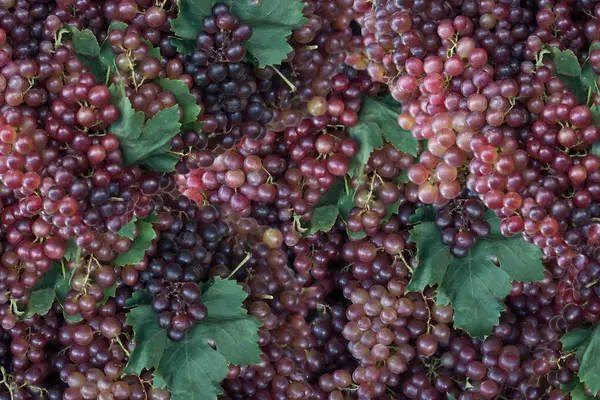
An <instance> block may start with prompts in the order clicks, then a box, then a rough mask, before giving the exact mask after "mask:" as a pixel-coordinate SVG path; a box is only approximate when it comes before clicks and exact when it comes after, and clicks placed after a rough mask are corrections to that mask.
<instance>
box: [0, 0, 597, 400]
mask: <svg viewBox="0 0 600 400" xmlns="http://www.w3.org/2000/svg"><path fill="white" fill-rule="evenodd" d="M236 1H240V2H243V3H244V4H245V3H248V4H250V3H252V4H254V3H257V2H251V1H246V0H236ZM294 1H295V2H299V0H294ZM181 3H182V2H176V1H173V0H166V1H161V2H154V1H150V0H101V1H96V2H94V1H90V0H0V372H1V374H2V376H1V378H0V400H2V399H7V400H8V399H10V400H17V399H42V398H44V399H52V400H58V399H64V400H80V399H85V400H91V399H100V400H115V399H116V400H125V399H132V400H134V399H135V400H166V399H169V398H170V397H171V394H170V393H169V390H168V389H164V388H160V387H158V386H157V385H154V386H153V381H154V380H155V377H154V376H153V372H154V371H153V370H151V369H150V370H147V371H144V372H143V373H141V374H140V375H136V374H127V373H125V374H124V372H123V371H124V370H125V367H126V366H127V363H128V362H129V360H130V356H131V354H132V352H133V351H134V349H135V348H136V345H138V344H137V343H136V341H135V335H134V332H133V329H132V327H131V326H129V325H128V324H127V321H126V318H127V313H128V312H129V310H130V306H129V302H128V300H131V299H132V297H134V296H135V297H137V294H139V293H141V292H142V291H144V293H147V294H148V295H149V296H150V297H151V300H150V304H151V308H152V310H153V312H155V313H156V315H157V320H158V324H159V326H160V327H161V328H162V329H164V330H165V331H166V334H167V337H168V338H169V340H171V341H173V342H179V341H182V340H184V339H185V338H186V335H188V334H189V332H190V331H191V330H193V329H194V328H195V327H196V326H197V325H198V324H202V323H205V322H206V321H207V319H209V318H210V313H209V312H208V309H207V307H206V306H205V305H204V304H203V303H202V301H201V296H202V289H201V288H202V287H203V284H204V283H206V282H208V281H210V280H211V279H212V278H215V277H220V278H224V279H234V280H236V281H237V282H238V283H239V284H240V285H241V286H242V287H243V289H244V290H245V292H246V293H247V294H248V299H247V300H246V301H245V302H244V304H243V307H244V308H245V309H246V310H247V312H248V314H250V315H252V316H254V317H256V318H257V319H258V320H260V322H261V324H262V326H261V327H260V328H259V330H258V335H259V342H258V346H259V347H260V350H261V356H260V359H261V362H260V363H259V364H257V365H249V366H244V365H242V366H239V365H230V366H229V372H228V375H227V377H226V379H224V380H223V382H221V386H222V389H223V394H222V395H220V398H222V399H239V400H267V399H272V400H284V399H315V400H348V399H361V400H362V399H376V400H383V399H416V400H435V399H440V400H444V399H458V400H471V399H472V400H475V399H527V400H535V399H552V400H563V399H564V400H569V399H571V400H576V399H575V398H573V397H572V396H571V394H568V393H563V390H562V389H563V388H564V387H566V386H568V385H572V384H575V383H577V382H579V378H578V376H577V373H578V371H579V368H580V361H579V360H578V359H577V357H576V356H575V355H574V354H573V353H572V352H566V351H563V346H562V343H561V341H560V339H561V338H562V337H563V336H564V335H565V334H566V333H568V332H571V331H573V330H575V329H577V328H582V327H590V326H592V324H594V323H597V321H598V319H599V318H600V286H599V285H598V281H599V280H600V252H599V251H598V250H599V248H600V223H599V222H598V218H600V158H599V157H598V156H597V155H596V154H597V150H596V149H594V148H593V146H594V145H595V143H596V142H597V141H598V140H600V131H599V129H600V128H599V127H598V126H596V123H597V121H595V116H594V115H595V113H596V111H595V110H596V107H598V106H600V94H598V93H595V92H594V91H593V90H591V91H590V92H589V93H586V94H587V98H586V99H585V100H582V98H581V96H580V93H578V91H577V90H576V89H574V88H573V86H572V85H571V84H570V83H569V82H567V81H565V80H564V79H563V77H562V76H561V75H560V74H559V73H558V71H557V65H556V63H555V61H553V58H552V57H549V56H548V55H549V54H551V53H552V49H558V50H561V51H567V50H568V51H572V52H573V55H574V58H577V59H578V60H579V62H580V63H581V64H584V63H588V64H589V65H590V66H591V72H593V73H594V74H596V73H598V74H600V50H598V49H595V48H594V49H592V50H590V49H591V48H592V46H594V45H596V46H597V44H598V42H599V41H600V22H598V21H599V20H600V2H598V0H579V1H557V0H527V1H521V2H518V1H508V0H507V1H504V0H480V1H477V0H373V1H368V0H304V1H303V2H302V13H303V16H304V22H303V24H302V26H299V27H297V28H296V29H294V30H293V31H290V35H289V37H288V39H287V40H288V43H289V45H290V46H291V49H292V51H291V52H289V54H288V55H287V57H286V58H285V59H284V60H282V61H281V63H280V65H271V66H267V67H264V68H259V67H257V66H256V65H255V64H253V63H252V62H251V61H252V57H250V54H249V52H248V47H247V43H248V41H252V39H253V38H256V37H257V36H256V35H260V33H258V32H257V29H256V28H257V27H258V26H256V25H253V23H252V22H248V21H246V17H247V16H246V15H243V14H242V13H240V14H239V15H237V14H236V13H235V9H236V7H235V5H234V6H233V7H232V8H230V4H226V3H227V2H223V3H216V4H215V5H214V6H213V7H212V8H211V10H210V15H208V16H207V17H206V18H204V19H203V20H202V21H201V22H202V23H201V25H202V26H201V29H200V28H199V29H198V31H197V33H196V38H195V40H194V41H193V44H192V45H191V46H190V47H191V48H190V49H189V52H188V53H189V54H183V53H182V52H181V51H180V50H181V48H179V49H180V50H178V46H175V44H177V40H178V38H175V34H174V32H173V30H172V27H171V24H172V22H173V20H175V19H176V18H177V17H178V13H179V6H180V5H181ZM284 3H285V2H282V3H281V4H279V5H278V7H286V6H287V5H286V4H284ZM254 5H255V6H256V4H254ZM116 22H120V23H124V24H125V25H126V28H123V26H125V25H122V24H121V25H113V26H112V28H111V29H109V26H111V24H114V23H116ZM255 23H256V24H259V22H255ZM115 26H116V27H115ZM73 29H77V30H79V31H83V30H85V29H88V30H90V31H91V32H92V34H93V36H95V37H96V38H97V40H98V42H99V43H101V44H102V43H104V44H106V45H105V46H102V52H105V53H104V55H105V56H109V57H112V58H114V60H115V61H114V68H112V69H110V70H109V71H108V73H107V76H106V77H102V79H99V78H98V77H97V76H96V75H94V71H93V70H92V69H91V68H90V65H89V63H88V60H86V59H85V57H84V56H81V55H80V54H78V52H77V51H76V47H77V46H76V44H75V43H74V42H73V40H71V38H70V37H69V33H68V32H71V31H72V30H73ZM109 53H110V54H109ZM163 78H168V79H171V80H178V81H181V82H183V84H184V85H185V87H186V88H187V90H189V93H190V94H191V95H192V96H193V98H194V99H195V102H196V105H197V106H198V107H199V109H200V115H199V116H198V118H197V121H195V122H196V124H193V125H194V126H193V127H190V126H186V127H185V129H184V130H182V131H181V132H180V134H178V135H176V136H175V137H173V138H172V139H171V141H170V142H169V143H168V145H167V147H169V149H168V152H169V154H170V155H174V156H176V157H177V159H178V160H177V163H176V165H175V166H174V168H173V171H170V172H165V171H162V170H161V171H159V170H154V169H152V168H149V167H147V166H146V165H144V164H143V163H140V164H134V165H128V164H126V163H125V157H124V153H123V152H122V150H121V148H122V143H121V140H120V139H119V137H118V136H117V135H115V134H114V132H111V125H113V124H115V123H116V122H117V121H119V119H120V118H121V117H122V115H121V114H122V108H120V107H122V106H121V105H119V104H117V102H115V101H114V98H113V97H112V96H111V91H110V90H109V88H110V87H111V86H112V85H123V86H124V93H125V97H126V99H127V100H128V101H129V102H130V103H131V106H132V109H133V110H134V111H136V112H139V113H141V114H142V115H143V119H144V121H147V120H149V119H151V118H152V117H154V116H156V115H157V113H159V112H160V111H161V110H166V109H168V108H170V107H173V106H178V113H179V117H180V118H182V116H183V114H184V112H185V111H184V109H183V107H182V106H181V104H178V100H177V96H178V94H177V93H173V92H171V91H169V90H167V89H164V88H163V87H162V86H161V85H159V80H161V79H163ZM388 94H390V95H391V96H392V97H393V99H395V100H396V101H397V102H398V103H399V107H400V106H401V110H402V111H401V112H400V114H399V116H398V121H397V122H398V132H402V133H406V134H410V135H413V136H414V138H415V139H417V140H418V141H420V143H419V145H418V155H417V156H414V155H411V154H408V153H406V152H404V151H402V150H401V149H398V148H396V147H395V146H394V145H393V144H391V143H387V142H385V143H384V145H383V146H378V148H375V149H372V150H373V151H370V149H368V145H369V144H368V140H365V138H361V137H360V134H357V132H360V131H361V126H360V125H361V113H362V112H366V111H365V101H364V99H365V98H366V97H375V98H380V97H383V96H386V95H388ZM359 159H361V160H362V161H360V163H361V165H360V167H361V168H360V169H361V173H360V175H359V176H354V173H353V172H352V171H353V168H352V165H353V163H354V162H355V161H356V160H359ZM364 160H366V161H364ZM350 173H352V174H353V176H350V175H349V174H350ZM340 185H341V186H343V187H344V194H345V195H346V196H349V195H351V196H352V197H351V199H350V200H351V201H350V202H349V206H348V210H346V211H347V212H346V213H345V214H344V213H341V212H340V216H339V217H338V218H337V220H336V221H335V223H333V226H331V228H330V229H328V230H322V231H314V230H312V229H311V228H312V226H314V223H315V218H318V216H317V217H316V216H315V214H316V213H315V210H316V209H317V208H318V207H320V206H321V205H322V202H323V201H325V199H326V198H327V197H328V196H327V195H328V194H330V193H331V192H333V191H335V190H336V188H337V187H338V186H340ZM337 205H338V204H335V206H336V207H337ZM423 207H431V209H432V210H433V211H434V212H435V214H436V216H435V225H436V226H437V229H438V230H439V235H440V239H441V241H442V243H443V244H444V245H446V246H448V247H449V249H450V253H451V254H452V256H453V257H455V258H463V257H465V256H467V255H468V253H469V251H471V250H472V249H474V248H476V246H477V244H478V242H479V241H481V240H486V239H487V238H489V237H490V235H491V227H490V224H489V223H488V222H487V219H488V216H489V214H490V212H493V213H495V215H496V216H497V217H499V218H500V220H501V222H500V231H501V233H502V234H503V235H504V236H507V237H522V238H523V239H524V240H526V241H528V242H530V243H533V244H534V245H536V246H538V247H539V248H540V249H541V250H542V253H543V259H542V262H543V263H544V267H545V271H544V277H543V279H542V280H541V281H539V282H533V283H523V282H513V284H512V290H511V292H510V295H509V296H508V297H507V298H506V299H505V301H504V311H503V312H502V314H501V316H500V320H499V323H498V324H497V325H496V326H495V327H494V328H493V332H492V334H491V335H490V336H487V337H486V338H485V339H483V340H482V339H478V338H472V337H470V336H469V335H468V334H467V333H466V332H464V331H463V330H460V329H457V328H455V327H454V325H453V318H454V315H455V312H454V310H453V309H452V307H451V305H445V304H438V303H437V294H436V290H435V288H429V287H428V288H426V289H425V290H424V291H422V292H414V291H410V290H408V289H407V287H408V284H409V282H410V280H411V278H412V274H413V272H414V270H415V268H418V267H419V263H420V260H419V259H418V258H417V256H416V255H417V249H416V246H415V244H414V243H412V242H411V241H410V231H411V229H412V227H413V221H412V220H411V216H412V215H413V214H414V213H415V211H419V210H421V209H422V208H423ZM390 210H391V212H390ZM140 220H145V221H150V222H149V224H151V226H152V229H153V230H154V231H155V237H154V239H153V240H152V242H151V244H150V246H149V249H147V250H146V251H145V254H144V256H143V257H142V258H141V260H140V261H138V262H136V263H133V264H128V265H117V264H119V263H118V262H117V261H116V260H117V259H119V257H122V256H123V255H126V254H128V252H130V251H132V248H135V243H136V239H138V238H139V237H140V235H141V232H140V229H139V228H137V227H136V228H135V229H133V230H132V232H131V233H130V234H128V235H124V234H123V229H124V227H128V226H131V224H134V225H135V222H136V221H140ZM317 222H318V221H317ZM74 249H76V250H77V251H76V256H75V255H74V252H73V250H74ZM53 268H59V269H60V270H61V273H62V274H63V276H68V277H69V279H68V281H67V283H68V285H67V287H66V288H65V290H64V292H65V293H64V295H63V296H62V298H58V299H56V300H55V301H54V303H53V304H52V306H51V307H50V308H49V309H48V310H47V311H46V312H45V313H40V314H34V315H29V314H26V313H25V310H27V309H28V307H29V305H31V304H32V300H34V299H32V298H33V297H34V296H36V294H35V293H34V288H35V287H36V285H37V284H38V282H40V281H41V280H42V279H43V278H44V277H46V276H48V275H46V274H48V273H49V271H51V270H52V269H53ZM155 386H156V387H155ZM582 389H583V392H584V393H585V395H587V396H589V397H590V398H594V397H596V398H600V395H599V394H598V393H592V392H591V391H590V390H589V389H588V388H586V387H585V385H584V386H582Z"/></svg>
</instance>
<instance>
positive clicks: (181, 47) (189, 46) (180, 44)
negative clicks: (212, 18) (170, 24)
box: [169, 36, 196, 54]
mask: <svg viewBox="0 0 600 400" xmlns="http://www.w3.org/2000/svg"><path fill="white" fill-rule="evenodd" d="M169 41H170V42H171V44H172V45H173V46H175V48H176V49H177V52H179V53H182V54H192V53H193V52H194V51H195V50H196V41H195V40H191V39H182V38H179V37H175V36H171V37H170V38H169Z"/></svg>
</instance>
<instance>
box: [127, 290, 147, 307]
mask: <svg viewBox="0 0 600 400" xmlns="http://www.w3.org/2000/svg"><path fill="white" fill-rule="evenodd" d="M151 301H152V296H151V295H150V293H149V292H148V291H147V290H146V289H140V290H136V291H135V292H133V294H132V295H131V297H130V298H128V299H127V300H126V301H125V307H128V308H132V307H137V306H139V305H147V304H150V302H151Z"/></svg>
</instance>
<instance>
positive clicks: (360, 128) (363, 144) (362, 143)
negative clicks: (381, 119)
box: [348, 117, 384, 176]
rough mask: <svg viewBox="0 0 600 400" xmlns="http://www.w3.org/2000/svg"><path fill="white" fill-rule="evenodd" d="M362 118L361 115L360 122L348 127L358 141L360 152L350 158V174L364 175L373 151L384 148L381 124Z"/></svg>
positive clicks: (351, 134) (352, 136) (353, 137)
mask: <svg viewBox="0 0 600 400" xmlns="http://www.w3.org/2000/svg"><path fill="white" fill-rule="evenodd" d="M361 118H362V117H359V122H358V124H356V125H355V126H353V127H352V128H350V129H348V133H349V135H350V137H351V138H352V139H354V140H355V141H356V142H357V143H358V152H357V153H356V155H355V156H354V157H352V158H351V159H350V169H348V175H350V176H360V175H362V171H363V168H364V166H365V165H366V164H367V162H368V161H369V157H370V156H371V152H373V150H379V149H381V148H383V145H384V143H383V138H382V137H381V132H380V131H379V126H378V125H377V124H376V123H375V122H370V121H362V120H361Z"/></svg>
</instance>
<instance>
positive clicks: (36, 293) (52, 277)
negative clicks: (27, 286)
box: [25, 262, 61, 318]
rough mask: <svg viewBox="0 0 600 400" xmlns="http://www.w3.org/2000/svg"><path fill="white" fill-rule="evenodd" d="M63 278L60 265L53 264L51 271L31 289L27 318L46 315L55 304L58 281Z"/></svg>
mask: <svg viewBox="0 0 600 400" xmlns="http://www.w3.org/2000/svg"><path fill="white" fill-rule="evenodd" d="M60 278H61V270H60V264H59V263H56V262H54V263H52V266H51V267H50V270H49V271H48V272H46V273H45V274H44V276H42V278H41V279H40V280H39V281H38V282H37V283H36V285H35V286H34V287H33V288H32V289H31V293H30V295H29V302H28V303H27V311H26V312H25V318H29V317H32V316H34V315H36V314H37V315H45V314H47V313H48V310H50V308H51V307H52V303H54V298H55V297H56V293H55V289H54V287H55V285H56V281H57V280H58V279H60Z"/></svg>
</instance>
